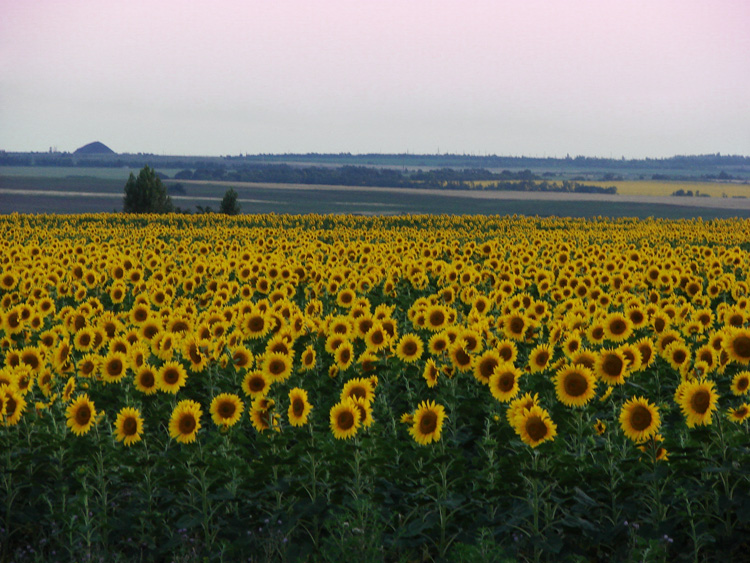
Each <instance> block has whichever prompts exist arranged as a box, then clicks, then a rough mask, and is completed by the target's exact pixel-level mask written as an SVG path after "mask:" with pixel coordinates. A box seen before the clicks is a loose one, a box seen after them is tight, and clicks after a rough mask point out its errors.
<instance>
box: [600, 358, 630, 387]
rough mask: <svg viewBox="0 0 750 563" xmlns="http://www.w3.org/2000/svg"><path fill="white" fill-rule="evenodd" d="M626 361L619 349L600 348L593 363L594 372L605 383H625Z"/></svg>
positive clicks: (626, 374) (626, 373)
mask: <svg viewBox="0 0 750 563" xmlns="http://www.w3.org/2000/svg"><path fill="white" fill-rule="evenodd" d="M627 367H628V362H627V360H626V359H625V355H624V354H623V353H622V352H621V351H620V350H602V351H600V352H599V357H598V358H597V359H596V363H595V364H594V370H595V371H594V373H596V376H597V377H598V378H599V379H600V380H601V381H603V382H604V383H606V384H607V385H622V384H623V383H625V378H626V377H627V376H628V372H627Z"/></svg>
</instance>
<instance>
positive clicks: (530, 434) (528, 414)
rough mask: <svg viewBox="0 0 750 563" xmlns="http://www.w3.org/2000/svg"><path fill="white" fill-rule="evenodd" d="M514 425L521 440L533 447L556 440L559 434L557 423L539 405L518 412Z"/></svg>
mask: <svg viewBox="0 0 750 563" xmlns="http://www.w3.org/2000/svg"><path fill="white" fill-rule="evenodd" d="M513 427H514V429H515V430H516V433H517V434H518V435H519V436H520V437H521V440H523V442H524V443H526V444H528V445H529V446H531V447H532V448H536V447H537V446H538V445H539V444H542V443H544V442H546V441H551V440H554V439H555V436H557V425H556V424H555V423H554V422H553V421H552V419H551V418H550V416H549V413H548V412H547V411H546V410H545V409H543V408H542V407H540V406H538V405H534V406H532V407H531V408H530V409H524V410H523V411H522V412H521V413H519V414H517V415H516V418H515V420H514V424H513Z"/></svg>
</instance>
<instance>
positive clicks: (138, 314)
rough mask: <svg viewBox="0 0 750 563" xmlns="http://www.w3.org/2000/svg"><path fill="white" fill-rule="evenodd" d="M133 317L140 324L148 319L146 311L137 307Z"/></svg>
mask: <svg viewBox="0 0 750 563" xmlns="http://www.w3.org/2000/svg"><path fill="white" fill-rule="evenodd" d="M133 317H134V318H135V320H136V321H138V322H139V323H140V322H143V321H145V320H146V319H147V318H148V312H147V311H146V309H144V308H142V307H139V308H138V309H136V310H135V314H134V315H133Z"/></svg>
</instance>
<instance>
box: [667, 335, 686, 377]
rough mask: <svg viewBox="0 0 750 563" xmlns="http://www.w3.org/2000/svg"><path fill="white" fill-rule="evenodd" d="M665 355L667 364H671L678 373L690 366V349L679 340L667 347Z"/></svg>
mask: <svg viewBox="0 0 750 563" xmlns="http://www.w3.org/2000/svg"><path fill="white" fill-rule="evenodd" d="M663 355H664V356H665V358H666V360H667V362H669V365H670V366H672V368H674V369H675V370H677V371H681V370H683V369H685V367H687V366H688V365H689V364H690V348H688V347H687V346H686V345H685V343H684V342H681V341H679V340H677V341H675V342H672V343H671V344H670V345H669V346H667V348H666V350H664V353H663Z"/></svg>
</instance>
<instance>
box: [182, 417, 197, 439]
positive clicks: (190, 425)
mask: <svg viewBox="0 0 750 563" xmlns="http://www.w3.org/2000/svg"><path fill="white" fill-rule="evenodd" d="M195 426H196V424H195V417H194V416H193V415H192V414H190V413H186V414H183V415H182V416H181V417H180V423H179V425H178V427H179V430H180V434H185V435H187V434H192V432H193V430H195Z"/></svg>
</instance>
